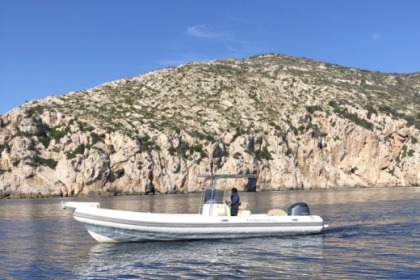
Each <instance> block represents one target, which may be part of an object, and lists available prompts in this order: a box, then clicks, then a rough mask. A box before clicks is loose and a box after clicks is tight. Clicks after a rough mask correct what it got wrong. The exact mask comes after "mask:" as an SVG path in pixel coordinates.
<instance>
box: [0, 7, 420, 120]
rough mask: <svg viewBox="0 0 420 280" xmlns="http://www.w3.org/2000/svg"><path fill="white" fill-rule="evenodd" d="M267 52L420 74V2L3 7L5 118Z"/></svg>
mask: <svg viewBox="0 0 420 280" xmlns="http://www.w3.org/2000/svg"><path fill="white" fill-rule="evenodd" d="M263 53H279V54H286V55H291V56H297V57H307V58H311V59H315V60H319V61H324V62H331V63H336V64H339V65H342V66H349V67H356V68H362V69H367V70H373V71H381V72H397V73H411V72H419V71H420V1H417V0H395V1H394V0H392V1H391V0H388V1H387V0H381V1H377V0H348V1H344V0H342V1H341V0H330V1H323V0H319V1H314V0H307V1H305V0H293V1H292V0H290V1H281V0H272V1H271V0H270V1H269V0H265V1H264V0H241V1H240V0H234V1H229V0H208V1H205V0H178V1H176V0H167V1H160V0H150V1H146V0H144V1H140V0H36V1H35V0H27V1H24V0H0V114H3V113H5V112H7V111H9V110H11V109H12V108H14V107H17V106H20V105H21V104H23V103H24V102H25V101H26V100H33V99H40V98H45V97H47V96H49V95H60V94H65V93H68V92H70V91H77V90H83V89H88V88H91V87H94V86H96V85H98V84H101V83H103V82H107V81H112V80H116V79H121V78H127V77H133V76H137V75H139V74H142V73H145V72H149V71H152V70H156V69H160V68H166V67H168V66H177V65H179V64H182V63H187V62H195V61H209V60H215V59H226V58H245V57H249V56H254V55H257V54H263Z"/></svg>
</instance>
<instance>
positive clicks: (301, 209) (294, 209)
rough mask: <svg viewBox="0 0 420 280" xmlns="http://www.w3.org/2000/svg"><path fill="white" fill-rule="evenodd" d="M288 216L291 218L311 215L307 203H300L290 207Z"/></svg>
mask: <svg viewBox="0 0 420 280" xmlns="http://www.w3.org/2000/svg"><path fill="white" fill-rule="evenodd" d="M287 215H289V216H309V215H311V213H310V212H309V206H308V204H306V203H305V202H298V203H295V204H292V205H290V207H289V209H288V210H287Z"/></svg>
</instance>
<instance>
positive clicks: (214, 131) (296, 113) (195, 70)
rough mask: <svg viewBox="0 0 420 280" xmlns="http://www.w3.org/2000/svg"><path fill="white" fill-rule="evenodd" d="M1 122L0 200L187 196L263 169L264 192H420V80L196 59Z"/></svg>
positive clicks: (259, 60) (285, 63) (273, 62)
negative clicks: (210, 178)
mask: <svg viewBox="0 0 420 280" xmlns="http://www.w3.org/2000/svg"><path fill="white" fill-rule="evenodd" d="M0 128H1V130H0V155H1V157H0V179H1V182H0V195H2V196H3V197H6V196H8V197H27V196H30V197H34V196H68V195H79V194H83V195H97V194H134V193H148V192H155V191H157V192H163V193H173V192H191V191H197V189H198V188H199V181H200V178H199V176H200V175H202V174H209V173H212V172H213V173H233V174H238V173H257V174H258V180H257V189H258V190H280V189H310V188H332V187H334V188H338V187H371V186H418V185H419V182H420V175H419V173H420V171H419V162H420V148H419V147H420V146H419V143H418V141H419V140H420V134H419V130H420V73H413V74H404V75H403V74H384V73H375V72H370V71H365V70H359V69H353V68H345V67H340V66H338V65H333V64H327V63H322V62H316V61H312V60H308V59H303V58H294V57H288V56H281V55H262V56H256V57H252V58H249V59H244V60H225V61H214V62H209V63H192V64H187V65H181V66H179V67H175V68H168V69H163V70H157V71H153V72H150V73H147V74H144V75H140V76H138V77H133V78H128V79H123V80H118V81H113V82H109V83H106V84H102V85H100V86H97V87H95V88H92V89H89V90H84V91H80V92H72V93H69V94H65V95H62V96H53V97H48V98H46V99H44V100H35V101H31V102H27V103H25V104H23V105H22V106H21V107H19V108H16V109H15V110H12V111H11V112H9V113H7V114H4V115H2V116H0ZM236 183H237V184H238V185H240V188H242V189H244V188H246V186H245V185H244V183H245V182H242V181H241V180H238V181H237V182H236ZM241 186H242V187H241Z"/></svg>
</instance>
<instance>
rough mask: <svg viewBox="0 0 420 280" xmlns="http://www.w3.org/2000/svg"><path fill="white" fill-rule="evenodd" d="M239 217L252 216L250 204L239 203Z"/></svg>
mask: <svg viewBox="0 0 420 280" xmlns="http://www.w3.org/2000/svg"><path fill="white" fill-rule="evenodd" d="M238 216H244V217H249V216H251V211H250V210H249V204H248V202H241V203H239V207H238Z"/></svg>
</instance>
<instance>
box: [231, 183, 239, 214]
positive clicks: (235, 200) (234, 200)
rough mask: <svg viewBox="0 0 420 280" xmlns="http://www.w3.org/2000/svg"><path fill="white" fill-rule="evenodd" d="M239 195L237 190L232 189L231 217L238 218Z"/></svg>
mask: <svg viewBox="0 0 420 280" xmlns="http://www.w3.org/2000/svg"><path fill="white" fill-rule="evenodd" d="M239 203H240V202H239V194H238V189H237V188H232V193H231V195H230V215H231V216H238V209H239Z"/></svg>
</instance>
